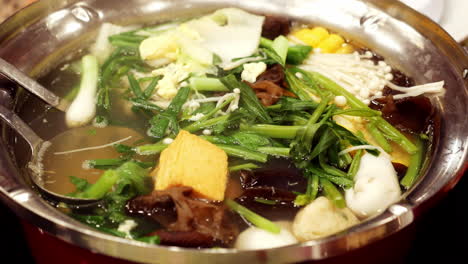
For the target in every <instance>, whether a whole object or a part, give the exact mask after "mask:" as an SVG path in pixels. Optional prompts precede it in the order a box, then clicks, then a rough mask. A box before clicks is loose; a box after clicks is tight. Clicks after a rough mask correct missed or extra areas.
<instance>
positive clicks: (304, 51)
mask: <svg viewBox="0 0 468 264" xmlns="http://www.w3.org/2000/svg"><path fill="white" fill-rule="evenodd" d="M260 46H261V47H263V48H266V49H269V50H276V49H275V48H274V47H273V46H274V42H273V41H272V40H269V39H267V38H261V39H260ZM311 51H312V47H311V46H306V45H294V46H289V44H288V49H287V57H286V62H287V63H289V64H293V65H298V64H301V63H302V62H303V61H304V60H305V59H306V58H307V57H308V56H309V54H310V52H311ZM276 53H277V55H278V54H280V53H281V52H276ZM278 56H279V55H278ZM280 57H281V56H280Z"/></svg>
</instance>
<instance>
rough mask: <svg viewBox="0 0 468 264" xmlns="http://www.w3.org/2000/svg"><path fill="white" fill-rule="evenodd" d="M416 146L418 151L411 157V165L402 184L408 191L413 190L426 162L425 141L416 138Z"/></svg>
mask: <svg viewBox="0 0 468 264" xmlns="http://www.w3.org/2000/svg"><path fill="white" fill-rule="evenodd" d="M416 146H417V148H418V151H417V152H416V153H414V154H412V155H411V159H410V164H409V166H408V170H407V171H406V173H405V176H403V179H401V181H400V184H401V185H403V187H405V188H406V189H409V188H411V186H413V184H414V183H415V182H416V180H417V179H418V176H419V173H420V171H421V167H422V164H423V160H424V144H423V140H422V139H420V138H416Z"/></svg>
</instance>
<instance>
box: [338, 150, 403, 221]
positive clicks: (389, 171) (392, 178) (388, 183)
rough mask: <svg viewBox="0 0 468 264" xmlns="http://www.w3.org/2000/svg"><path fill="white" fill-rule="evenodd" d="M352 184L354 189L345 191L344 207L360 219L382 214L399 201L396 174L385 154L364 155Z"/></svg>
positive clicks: (399, 192)
mask: <svg viewBox="0 0 468 264" xmlns="http://www.w3.org/2000/svg"><path fill="white" fill-rule="evenodd" d="M354 182H355V183H354V187H353V188H351V189H348V190H346V193H345V196H346V205H347V206H348V208H349V209H351V211H353V212H354V213H355V214H356V215H358V216H360V217H369V216H373V215H376V214H378V213H380V212H383V211H384V210H385V209H387V207H388V206H390V205H391V204H393V203H396V202H398V201H399V200H400V199H401V190H400V184H399V183H398V177H397V173H396V171H395V169H394V168H393V165H392V162H391V160H390V159H389V157H388V156H387V155H385V154H380V155H379V156H378V157H375V156H373V155H371V154H369V153H366V154H364V155H363V156H362V158H361V162H360V164H359V169H358V171H357V173H356V176H355V177H354Z"/></svg>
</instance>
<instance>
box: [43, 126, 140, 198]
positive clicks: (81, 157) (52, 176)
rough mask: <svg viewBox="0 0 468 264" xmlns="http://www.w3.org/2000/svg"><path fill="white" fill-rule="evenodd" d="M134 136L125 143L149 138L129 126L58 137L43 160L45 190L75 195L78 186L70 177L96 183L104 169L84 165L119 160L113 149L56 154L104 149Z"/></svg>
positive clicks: (76, 131)
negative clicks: (97, 160) (99, 161)
mask: <svg viewBox="0 0 468 264" xmlns="http://www.w3.org/2000/svg"><path fill="white" fill-rule="evenodd" d="M129 136H131V138H130V139H128V140H127V141H125V142H122V144H127V145H132V144H133V143H134V142H136V141H138V140H141V139H145V137H144V136H143V135H141V134H140V133H138V132H136V131H135V130H133V129H130V128H126V127H117V126H107V127H104V128H97V127H93V126H86V127H80V128H76V129H70V130H67V131H65V132H64V133H62V134H59V135H57V136H56V137H54V138H53V139H52V140H50V142H51V143H52V144H51V146H50V147H49V148H48V149H47V151H46V153H45V154H44V157H43V162H42V163H43V166H44V175H43V177H44V187H45V188H46V189H48V190H50V191H52V192H55V193H58V194H68V193H71V192H74V191H75V190H76V189H75V186H74V185H73V184H72V183H71V181H70V177H69V176H75V177H78V178H82V179H85V180H87V181H88V182H90V183H94V182H96V181H97V179H99V177H100V176H101V174H102V173H103V170H98V169H90V168H85V166H83V163H84V162H86V161H87V160H93V159H113V158H119V156H120V153H118V152H117V151H116V150H115V149H114V148H113V147H112V146H109V147H105V148H100V149H93V150H85V151H79V152H73V153H68V154H62V155H56V154H54V153H56V152H64V151H69V150H75V149H81V148H87V147H95V146H101V145H105V144H109V143H112V142H115V141H118V140H121V139H123V138H126V137H129Z"/></svg>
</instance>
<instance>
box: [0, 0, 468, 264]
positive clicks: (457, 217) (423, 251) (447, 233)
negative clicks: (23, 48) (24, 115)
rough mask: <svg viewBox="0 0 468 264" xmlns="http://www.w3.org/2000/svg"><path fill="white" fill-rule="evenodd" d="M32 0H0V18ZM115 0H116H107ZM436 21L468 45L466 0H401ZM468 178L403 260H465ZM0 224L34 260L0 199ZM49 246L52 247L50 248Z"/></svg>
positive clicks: (12, 243) (15, 256) (15, 250)
mask: <svg viewBox="0 0 468 264" xmlns="http://www.w3.org/2000/svg"><path fill="white" fill-rule="evenodd" d="M34 1H36V0H0V22H2V21H4V20H5V19H7V18H8V16H10V15H12V14H13V13H14V12H16V11H17V10H19V9H20V8H22V7H24V6H26V5H28V4H31V3H33V2H34ZM102 1H104V0H102ZM110 1H118V0H110ZM401 1H402V2H405V3H406V4H407V5H409V6H412V7H413V8H414V9H416V10H418V11H420V12H421V13H424V14H426V15H427V16H428V17H430V18H431V19H432V20H434V21H436V22H438V23H439V24H440V25H441V26H442V27H443V28H444V29H445V30H446V31H447V32H449V33H450V34H451V35H452V36H453V38H454V39H455V40H456V41H458V42H460V43H463V44H464V45H466V46H468V16H467V14H466V12H467V10H468V0H401ZM467 193H468V178H467V177H464V178H462V180H461V181H460V183H459V184H458V185H457V186H456V187H455V189H454V190H453V191H452V192H450V193H449V194H448V196H447V197H445V198H443V199H442V201H441V202H440V203H439V204H438V206H437V207H435V208H433V209H431V210H430V211H429V212H427V214H426V215H425V217H423V218H422V219H421V220H420V221H419V222H418V223H417V224H416V225H415V226H414V227H413V228H415V230H416V239H415V240H414V241H413V243H412V247H411V249H410V251H409V255H408V257H407V261H406V263H437V262H442V263H468V259H467V258H468V251H467V250H468V206H467V203H466V201H467V195H466V194H467ZM0 223H1V226H2V227H3V228H2V229H3V230H2V232H1V234H2V235H3V239H0V241H2V242H0V245H1V249H2V251H3V252H4V255H5V256H6V255H7V254H8V259H11V260H15V261H14V263H23V264H32V263H34V261H33V259H32V257H31V256H30V254H29V249H28V246H27V244H26V243H25V240H24V237H23V231H22V228H21V225H20V222H19V220H18V219H17V218H16V216H15V215H14V214H13V213H12V212H11V211H10V209H9V208H7V207H6V206H4V205H3V204H1V203H0ZM51 250H53V249H51Z"/></svg>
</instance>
